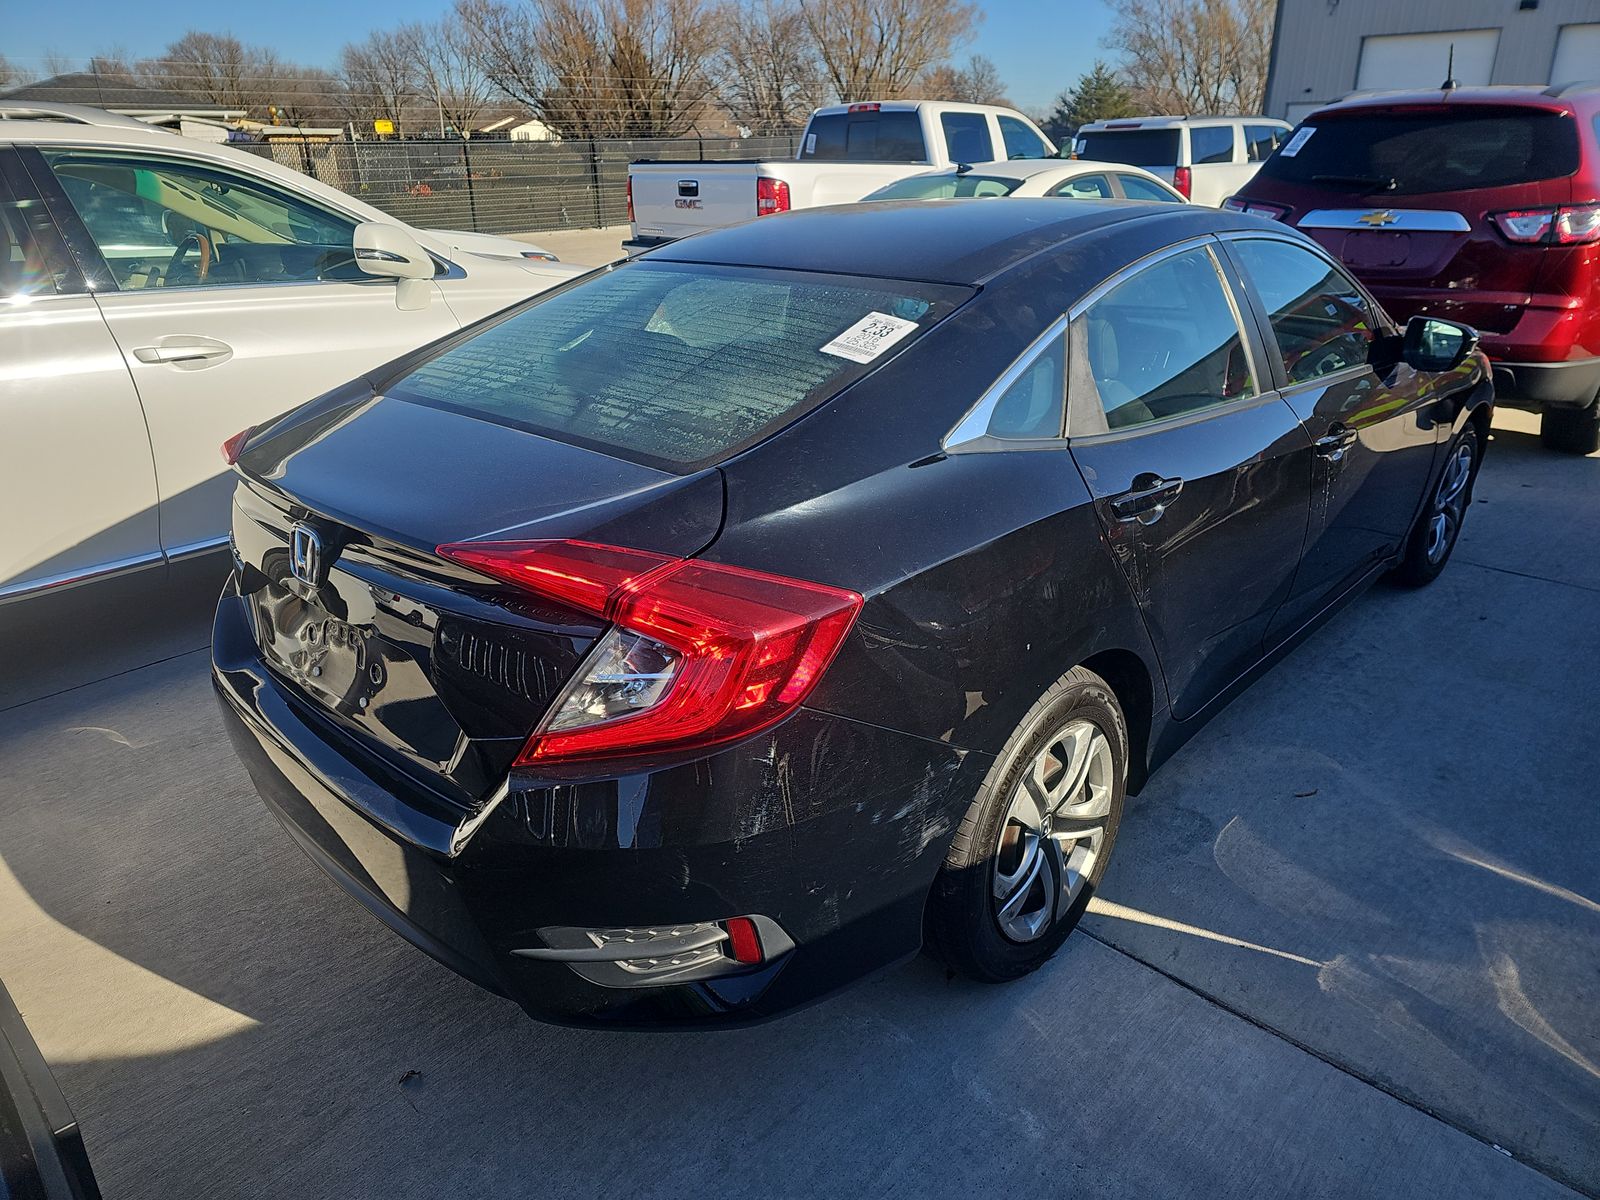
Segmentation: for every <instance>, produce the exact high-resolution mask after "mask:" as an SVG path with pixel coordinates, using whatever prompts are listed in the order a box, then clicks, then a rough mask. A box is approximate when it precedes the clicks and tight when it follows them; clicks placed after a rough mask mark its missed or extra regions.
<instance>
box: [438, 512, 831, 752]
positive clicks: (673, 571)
mask: <svg viewBox="0 0 1600 1200" xmlns="http://www.w3.org/2000/svg"><path fill="white" fill-rule="evenodd" d="M438 553H439V554H440V555H441V556H442V557H444V558H448V559H451V560H453V561H455V562H459V563H462V564H464V565H466V566H469V567H471V568H472V569H473V570H475V571H480V572H482V573H483V574H485V575H488V576H490V577H491V578H494V579H500V580H504V581H505V582H507V583H511V584H514V585H516V586H517V587H520V588H525V589H527V590H529V591H532V592H537V593H539V594H540V595H543V596H546V597H549V598H550V599H553V600H558V601H560V602H562V603H563V604H567V605H570V606H572V607H573V608H576V609H578V610H579V611H581V612H585V613H588V614H590V615H591V616H595V617H601V618H603V619H605V620H607V621H610V622H612V624H613V627H612V629H611V630H609V631H608V632H607V633H606V634H605V635H604V636H602V637H601V639H600V640H599V641H598V642H597V643H596V644H595V646H594V647H593V648H592V649H591V650H590V651H589V654H588V656H587V657H586V658H585V659H584V663H583V665H582V666H581V667H580V668H579V670H578V673H577V674H576V675H575V676H574V677H573V679H572V681H571V682H570V683H569V684H568V685H567V687H566V689H565V691H563V692H562V694H561V696H560V698H559V699H558V700H557V701H556V702H555V703H554V704H553V705H552V706H551V708H550V712H549V713H548V714H547V715H546V717H545V719H544V720H543V721H542V722H541V723H540V725H539V728H538V729H537V730H535V731H534V733H533V736H532V737H530V738H529V739H528V743H527V745H526V746H524V747H523V748H522V752H521V753H520V754H519V755H518V756H517V764H518V765H519V766H537V765H541V764H545V763H552V762H560V761H569V760H573V759H596V758H619V757H623V756H626V755H632V754H641V753H650V752H656V751H664V750H681V749H686V748H699V747H703V746H712V745H717V744H720V743H723V742H729V741H733V740H734V739H736V738H742V737H746V736H748V735H750V734H753V733H757V732H759V731H760V730H762V729H765V728H767V727H768V726H770V725H773V724H775V723H776V722H778V721H780V720H782V719H783V718H784V717H785V716H787V715H788V714H789V713H791V712H793V711H794V709H795V708H797V707H798V706H799V705H800V704H801V703H802V702H804V700H805V698H806V697H807V696H808V695H809V694H810V693H811V689H812V688H813V687H815V686H816V684H817V681H818V679H820V678H821V677H822V673H823V671H825V670H826V669H827V667H828V664H829V663H831V662H832V661H833V657H834V655H835V654H837V653H838V650H839V647H840V645H841V644H842V643H843V642H844V638H845V635H846V634H847V633H849V631H850V626H851V625H852V624H853V623H854V622H855V619H856V614H857V613H858V612H860V611H861V604H862V599H861V596H860V595H858V594H857V593H855V592H851V591H846V590H844V589H842V588H835V587H828V586H826V585H824V584H820V583H807V582H805V581H803V580H798V579H786V578H783V577H781V576H777V575H768V574H766V573H764V572H761V571H750V570H746V569H745V568H743V567H733V566H728V565H725V564H723V563H710V562H699V561H696V560H694V559H681V558H669V557H667V556H666V555H662V554H653V553H651V552H649V551H646V550H632V549H626V548H622V547H617V546H601V545H596V544H594V543H592V542H578V541H562V542H555V541H550V542H463V543H456V544H453V545H447V546H440V547H439V549H438Z"/></svg>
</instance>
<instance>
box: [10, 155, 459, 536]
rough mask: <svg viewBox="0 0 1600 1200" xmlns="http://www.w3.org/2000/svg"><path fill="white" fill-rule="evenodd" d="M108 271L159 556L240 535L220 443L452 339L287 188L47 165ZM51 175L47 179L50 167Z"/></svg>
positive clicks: (111, 317) (178, 158)
mask: <svg viewBox="0 0 1600 1200" xmlns="http://www.w3.org/2000/svg"><path fill="white" fill-rule="evenodd" d="M44 159H45V161H46V163H47V164H48V170H49V171H50V172H53V180H54V182H55V184H56V185H57V186H58V187H59V188H60V190H61V192H63V193H64V198H65V200H67V201H70V204H71V206H72V208H73V209H74V210H75V212H76V214H77V215H78V217H80V218H81V220H82V223H83V226H84V227H85V228H86V230H87V232H88V236H89V238H90V239H92V241H93V243H94V248H95V249H97V250H98V251H99V254H100V255H101V257H103V258H104V260H105V262H106V264H107V265H108V267H109V270H110V275H111V277H112V279H113V280H114V281H115V284H116V287H115V289H114V290H106V291H104V292H101V293H100V294H99V295H98V300H99V304H100V310H101V312H103V313H104V315H105V320H106V324H107V325H108V326H109V327H110V330H111V333H112V335H113V336H114V337H115V338H116V341H117V344H118V345H119V346H120V348H121V351H122V356H123V358H124V360H125V361H126V363H127V366H128V369H129V370H130V371H131V372H132V375H133V380H134V383H135V385H136V386H137V387H138V391H139V397H140V399H141V400H142V401H143V404H144V411H145V416H146V418H147V420H148V423H149V429H150V444H151V446H152V448H153V450H154V454H155V468H156V479H157V482H158V485H159V488H160V515H161V543H162V546H163V547H164V548H165V550H166V552H167V553H168V554H175V553H182V552H183V551H185V550H190V549H194V548H197V547H199V546H202V545H205V544H207V543H214V542H218V541H220V540H222V539H223V538H225V537H226V536H227V529H228V519H229V496H230V494H231V492H232V482H233V481H232V477H231V475H230V474H228V472H227V470H226V467H225V464H224V463H223V460H222V457H221V454H220V453H219V447H220V446H221V444H222V442H223V441H224V440H225V439H227V438H228V437H230V436H232V435H233V434H235V433H237V432H239V430H241V429H243V428H245V427H246V426H249V425H259V424H262V423H264V422H266V421H269V420H271V419H272V418H274V417H276V416H278V415H279V414H281V413H284V412H286V411H288V410H289V409H292V408H294V407H296V406H298V405H300V404H303V403H305V402H306V401H307V400H310V399H312V398H313V397H315V396H317V395H319V394H321V393H322V392H325V391H327V390H329V389H330V388H333V387H335V386H337V385H338V384H340V383H343V382H345V381H347V380H349V379H352V378H354V377H355V376H357V375H359V374H361V373H362V372H363V371H366V370H370V369H371V368H373V367H375V366H378V365H380V364H381V363H383V362H386V361H388V360H389V359H391V358H395V357H397V356H398V355H400V354H402V353H403V352H405V351H406V350H409V349H412V348H414V347H416V346H420V345H422V344H423V343H425V342H428V341H431V340H432V339H434V338H437V337H440V336H443V335H444V334H446V333H449V332H452V331H454V330H455V329H456V328H457V327H458V324H457V322H456V320H455V318H454V316H453V315H452V314H451V312H450V309H449V306H448V305H446V304H445V303H444V301H443V298H442V297H441V296H440V295H439V294H438V288H437V285H435V286H434V287H433V289H432V294H431V296H430V303H429V304H427V305H426V306H425V307H423V308H421V309H416V310H408V309H402V308H400V307H399V305H398V303H397V294H396V287H395V283H394V281H393V280H388V279H378V278H374V277H371V276H367V275H365V274H364V273H362V272H361V270H360V269H359V268H358V267H357V266H356V265H355V260H354V252H353V249H352V244H353V235H354V230H355V222H354V221H352V220H351V219H350V218H348V217H345V216H343V215H340V214H337V213H333V212H330V211H328V210H326V209H323V208H321V207H320V206H318V205H315V204H313V203H311V202H310V201H308V200H306V199H304V198H302V197H299V196H295V195H292V194H290V193H288V192H287V191H285V190H282V189H280V188H279V187H278V186H277V185H275V184H272V183H268V182H266V181H264V180H261V179H259V178H257V177H255V176H252V175H247V174H245V173H243V172H233V171H232V170H230V169H229V168H227V167H223V166H218V165H214V164H212V163H209V162H204V161H202V160H200V159H198V158H186V157H183V156H182V155H181V153H180V154H172V153H166V152H163V153H160V154H155V153H147V152H145V151H142V150H141V151H132V150H118V151H102V150H77V149H65V148H63V149H52V150H45V151H44ZM41 169H43V167H41Z"/></svg>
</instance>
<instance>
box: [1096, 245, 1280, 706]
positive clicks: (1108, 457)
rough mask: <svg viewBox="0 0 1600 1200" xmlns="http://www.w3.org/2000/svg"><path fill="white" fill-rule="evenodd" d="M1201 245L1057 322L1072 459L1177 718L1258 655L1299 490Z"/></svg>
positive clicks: (1256, 355) (1264, 389)
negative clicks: (1066, 342)
mask: <svg viewBox="0 0 1600 1200" xmlns="http://www.w3.org/2000/svg"><path fill="white" fill-rule="evenodd" d="M1215 247H1216V243H1215V242H1213V241H1212V240H1211V239H1204V240H1201V241H1198V242H1194V243H1187V244H1185V245H1182V246H1178V247H1174V248H1173V249H1172V250H1171V251H1169V252H1167V254H1166V255H1165V256H1164V257H1162V258H1160V259H1158V260H1156V261H1155V262H1153V263H1149V264H1147V265H1146V264H1141V265H1140V267H1139V268H1138V269H1137V270H1135V271H1133V272H1132V273H1131V274H1129V275H1127V276H1125V277H1121V278H1117V279H1114V280H1112V281H1111V283H1110V284H1109V285H1107V286H1106V287H1105V288H1104V289H1102V291H1101V292H1099V293H1098V294H1094V295H1091V296H1090V297H1089V298H1088V299H1087V301H1086V302H1085V303H1083V304H1081V305H1079V306H1078V308H1077V309H1075V310H1074V315H1073V321H1072V325H1071V327H1070V347H1069V363H1070V367H1069V381H1070V382H1069V401H1068V407H1069V416H1068V426H1069V433H1070V435H1071V449H1072V456H1073V459H1074V460H1075V461H1076V462H1077V464H1078V468H1079V470H1080V471H1082V473H1083V477H1084V480H1085V482H1087V484H1088V485H1089V490H1090V492H1091V493H1092V494H1093V496H1094V503H1095V511H1096V513H1097V515H1098V516H1099V519H1100V522H1101V526H1102V528H1103V530H1104V532H1105V536H1106V540H1107V543H1108V544H1109V546H1110V548H1111V551H1112V554H1113V556H1114V557H1115V558H1116V560H1117V563H1118V565H1119V566H1120V568H1121V569H1122V572H1123V575H1124V576H1125V578H1126V579H1127V583H1128V587H1129V589H1130V591H1131V592H1132V593H1133V596H1134V597H1135V599H1136V600H1137V602H1138V604H1139V607H1140V611H1141V612H1142V613H1143V614H1144V618H1145V622H1146V625H1147V627H1148V628H1149V631H1150V636H1151V640H1152V641H1153V642H1154V644H1155V647H1156V651H1157V654H1158V655H1159V657H1160V659H1161V667H1162V671H1163V673H1164V674H1165V676H1166V681H1167V688H1168V693H1169V695H1170V697H1171V701H1172V712H1173V715H1174V716H1175V717H1177V718H1179V719H1180V720H1182V719H1186V718H1188V717H1192V716H1194V715H1195V714H1196V713H1198V712H1199V711H1200V710H1201V709H1202V708H1204V707H1205V705H1206V704H1207V703H1208V702H1209V701H1211V700H1212V699H1214V698H1215V697H1216V696H1217V695H1218V694H1219V693H1220V692H1221V691H1222V690H1223V689H1224V688H1226V687H1227V685H1228V684H1229V683H1231V682H1232V681H1233V680H1234V679H1236V678H1237V677H1238V676H1239V675H1240V674H1241V673H1243V672H1244V671H1245V670H1247V669H1248V668H1249V667H1250V666H1252V665H1253V664H1254V663H1255V662H1256V661H1257V660H1258V659H1259V658H1260V656H1261V653H1262V644H1263V639H1264V636H1265V634H1266V629H1267V625H1268V622H1269V620H1270V619H1271V617H1272V614H1273V613H1274V612H1276V611H1277V609H1278V607H1279V606H1280V604H1281V603H1282V602H1283V600H1284V599H1285V598H1286V597H1287V596H1288V594H1289V591H1290V588H1291V585H1292V583H1293V580H1294V576H1295V570H1296V567H1297V565H1298V563H1299V559H1300V553H1301V550H1302V548H1303V546H1304V543H1305V534H1306V521H1307V514H1308V507H1309V497H1310V484H1309V475H1310V473H1309V470H1308V467H1307V456H1308V455H1309V452H1310V446H1309V438H1308V437H1307V436H1306V432H1305V430H1304V428H1303V427H1302V425H1301V423H1300V421H1299V419H1298V418H1297V417H1296V416H1295V414H1294V412H1293V410H1291V409H1290V408H1289V406H1288V405H1287V404H1285V403H1284V402H1283V400H1282V398H1280V397H1279V396H1278V395H1277V393H1276V392H1275V391H1273V390H1272V385H1271V382H1270V375H1269V374H1268V373H1267V372H1266V370H1265V369H1264V367H1263V365H1262V363H1261V352H1260V347H1259V345H1258V344H1257V342H1256V338H1255V334H1254V331H1253V328H1252V327H1250V326H1247V325H1244V324H1243V323H1242V322H1241V320H1240V313H1239V309H1238V308H1237V306H1236V300H1235V297H1234V294H1233V291H1232V288H1231V287H1230V285H1229V284H1228V283H1227V282H1226V281H1225V278H1224V274H1223V270H1222V261H1221V259H1220V257H1219V255H1218V253H1217V250H1216V248H1215ZM1247 330H1248V331H1249V332H1246V331H1247Z"/></svg>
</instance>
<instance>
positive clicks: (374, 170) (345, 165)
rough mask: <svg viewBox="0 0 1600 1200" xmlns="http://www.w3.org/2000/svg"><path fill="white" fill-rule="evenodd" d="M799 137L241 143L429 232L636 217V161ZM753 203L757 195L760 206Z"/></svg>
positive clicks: (515, 229) (759, 150) (722, 158)
mask: <svg viewBox="0 0 1600 1200" xmlns="http://www.w3.org/2000/svg"><path fill="white" fill-rule="evenodd" d="M798 141H799V133H798V132H796V133H792V134H783V135H779V136H777V137H753V138H705V139H699V138H629V139H619V140H604V141H561V142H511V141H465V142H463V141H392V142H391V141H367V142H323V143H318V142H315V141H307V142H304V143H302V142H298V141H294V142H291V141H278V142H276V143H271V144H268V143H254V144H252V143H235V144H234V148H235V149H239V150H246V151H249V152H250V153H253V154H257V155H260V156H261V157H262V158H270V159H272V160H273V161H274V162H277V163H278V164H279V165H281V166H285V167H291V168H293V169H294V170H297V171H304V172H305V173H306V174H307V175H311V176H313V177H315V178H316V179H319V180H321V181H322V182H323V183H326V184H329V185H331V186H333V187H336V188H338V189H339V190H340V191H344V192H348V193H350V195H352V196H359V197H360V198H361V199H362V200H365V201H366V202H367V203H368V204H370V205H372V206H373V207H374V208H378V209H382V210H383V211H384V212H386V213H389V214H391V215H392V216H395V217H397V218H399V219H400V220H402V221H404V222H406V223H407V224H408V225H415V226H418V227H420V228H424V229H470V230H474V231H477V232H480V233H540V232H545V231H548V230H552V229H594V228H599V227H602V226H606V225H622V224H625V223H626V222H627V220H628V195H627V189H628V164H629V163H630V162H639V161H641V160H644V159H654V160H656V161H660V162H727V161H730V160H736V159H770V158H790V157H793V155H794V152H795V147H796V145H797V144H798ZM753 203H754V201H753V200H752V204H753Z"/></svg>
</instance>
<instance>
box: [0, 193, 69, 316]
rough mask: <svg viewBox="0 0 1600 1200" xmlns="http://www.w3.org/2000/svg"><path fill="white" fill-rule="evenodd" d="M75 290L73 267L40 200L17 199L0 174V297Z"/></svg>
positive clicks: (51, 293)
mask: <svg viewBox="0 0 1600 1200" xmlns="http://www.w3.org/2000/svg"><path fill="white" fill-rule="evenodd" d="M78 290H79V282H78V273H77V270H76V268H75V267H74V266H73V264H72V260H71V259H70V258H69V257H68V256H67V252H66V247H65V246H64V245H62V242H61V239H60V237H59V236H58V235H57V233H56V227H55V223H54V222H53V221H51V219H50V214H49V213H47V212H46V211H45V208H44V202H43V201H41V200H36V199H31V198H30V199H19V198H18V197H17V195H16V193H14V192H13V191H12V190H11V188H10V186H9V185H8V184H7V182H6V179H5V176H4V175H0V301H3V300H10V299H13V298H15V297H18V296H53V295H55V294H56V293H57V292H67V291H78Z"/></svg>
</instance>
